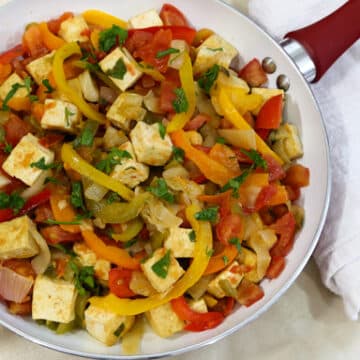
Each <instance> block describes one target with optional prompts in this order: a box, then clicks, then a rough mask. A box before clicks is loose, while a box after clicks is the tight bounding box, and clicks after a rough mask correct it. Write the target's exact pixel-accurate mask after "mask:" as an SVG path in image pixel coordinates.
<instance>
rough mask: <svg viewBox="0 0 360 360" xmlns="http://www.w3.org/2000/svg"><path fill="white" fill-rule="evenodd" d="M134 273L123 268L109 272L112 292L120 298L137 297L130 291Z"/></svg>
mask: <svg viewBox="0 0 360 360" xmlns="http://www.w3.org/2000/svg"><path fill="white" fill-rule="evenodd" d="M131 276H132V271H131V270H128V269H122V268H114V269H111V270H110V272H109V288H110V292H112V293H113V294H114V295H116V296H117V297H119V298H129V297H132V296H134V295H135V293H134V292H133V291H132V290H130V287H129V285H130V281H131Z"/></svg>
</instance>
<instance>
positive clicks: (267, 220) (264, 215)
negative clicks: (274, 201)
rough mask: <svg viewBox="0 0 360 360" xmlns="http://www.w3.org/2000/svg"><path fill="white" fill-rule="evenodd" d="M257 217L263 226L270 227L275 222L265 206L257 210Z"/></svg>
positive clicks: (269, 210)
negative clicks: (258, 216)
mask: <svg viewBox="0 0 360 360" xmlns="http://www.w3.org/2000/svg"><path fill="white" fill-rule="evenodd" d="M259 215H260V217H261V221H262V222H263V223H264V224H265V225H271V224H272V223H273V222H274V221H275V217H274V215H273V214H272V213H271V209H270V208H269V207H267V206H265V207H263V208H262V209H260V210H259Z"/></svg>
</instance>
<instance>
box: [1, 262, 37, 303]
mask: <svg viewBox="0 0 360 360" xmlns="http://www.w3.org/2000/svg"><path fill="white" fill-rule="evenodd" d="M33 283H34V281H33V280H32V279H31V278H28V277H25V276H22V275H19V274H18V273H16V272H15V271H13V270H11V269H9V268H7V267H3V266H0V295H1V296H2V297H3V298H4V299H5V300H8V301H15V302H16V303H21V302H22V301H23V300H24V299H25V297H26V296H27V295H28V293H29V291H30V289H31V287H32V285H33Z"/></svg>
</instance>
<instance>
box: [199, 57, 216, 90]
mask: <svg viewBox="0 0 360 360" xmlns="http://www.w3.org/2000/svg"><path fill="white" fill-rule="evenodd" d="M219 71H220V66H219V65H217V64H215V65H213V66H212V67H211V68H210V69H209V70H208V71H206V73H205V74H203V75H202V76H201V77H200V78H199V80H198V84H199V86H200V88H201V89H203V90H204V91H205V92H206V93H207V94H209V93H210V90H211V88H212V86H213V85H214V83H215V81H216V79H217V77H218V75H219Z"/></svg>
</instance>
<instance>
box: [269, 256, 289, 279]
mask: <svg viewBox="0 0 360 360" xmlns="http://www.w3.org/2000/svg"><path fill="white" fill-rule="evenodd" d="M284 268H285V258H284V257H283V256H273V257H272V258H271V263H270V265H269V267H268V269H267V270H266V275H265V276H266V277H267V278H268V279H276V278H277V277H278V276H279V275H280V274H281V273H282V271H283V270H284Z"/></svg>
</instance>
